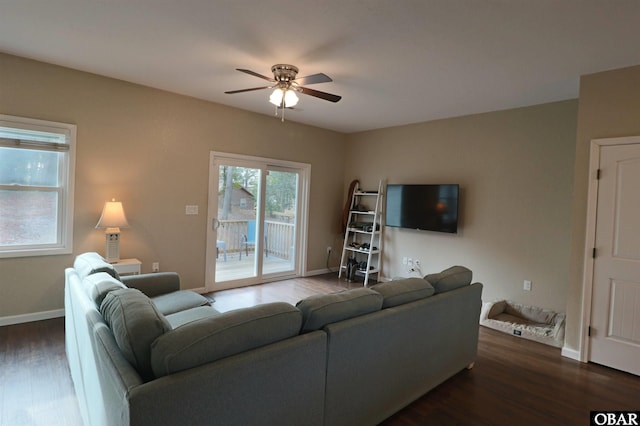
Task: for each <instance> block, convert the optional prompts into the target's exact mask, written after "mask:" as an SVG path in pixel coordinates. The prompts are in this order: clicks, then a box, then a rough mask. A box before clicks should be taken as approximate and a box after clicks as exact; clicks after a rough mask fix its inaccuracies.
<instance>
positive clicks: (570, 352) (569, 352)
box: [561, 346, 582, 361]
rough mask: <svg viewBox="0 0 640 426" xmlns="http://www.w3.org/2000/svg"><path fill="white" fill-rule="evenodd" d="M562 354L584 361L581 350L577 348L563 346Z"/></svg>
mask: <svg viewBox="0 0 640 426" xmlns="http://www.w3.org/2000/svg"><path fill="white" fill-rule="evenodd" d="M561 354H562V356H563V357H566V358H571V359H575V360H576V361H582V359H581V358H582V357H581V356H580V351H576V350H575V349H570V348H568V347H566V346H563V347H562V352H561Z"/></svg>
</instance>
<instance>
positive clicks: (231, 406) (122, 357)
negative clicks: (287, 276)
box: [65, 253, 482, 426]
mask: <svg viewBox="0 0 640 426" xmlns="http://www.w3.org/2000/svg"><path fill="white" fill-rule="evenodd" d="M65 274H66V283H65V315H66V323H65V327H66V348H67V355H68V358H69V365H70V369H71V376H72V379H73V382H74V386H75V389H76V394H77V396H78V401H79V404H80V410H81V413H82V417H83V419H84V421H85V423H86V424H87V425H182V424H189V425H214V424H219V425H243V426H248V425H331V426H336V425H349V426H352V425H374V424H377V423H379V422H380V421H382V420H384V419H385V418H387V417H389V416H391V415H392V414H393V413H395V412H396V411H398V410H400V409H401V408H403V407H404V406H406V405H407V404H409V403H410V402H412V401H414V400H415V399H417V398H419V397H420V396H421V395H423V394H424V393H425V392H427V391H429V390H430V389H432V388H434V387H435V386H437V385H438V384H440V383H442V382H443V381H445V380H446V379H448V378H449V377H451V376H453V375H454V374H456V373H457V372H459V371H460V370H462V369H464V368H469V367H470V366H472V365H473V362H474V361H475V358H476V354H477V344H478V326H479V325H478V320H479V316H480V309H481V305H482V303H481V293H482V285H481V284H479V283H475V284H471V271H469V270H468V269H466V268H463V267H459V266H456V267H453V268H450V269H448V270H446V271H443V272H442V273H440V274H432V275H428V276H427V277H425V279H421V278H410V279H403V280H398V281H391V282H388V283H383V284H377V285H375V286H372V287H370V288H358V289H354V290H348V291H343V292H339V293H334V294H327V295H317V296H312V297H309V298H307V299H305V300H302V301H300V302H299V303H298V304H297V305H296V306H292V305H290V304H287V303H269V304H264V305H259V306H256V307H252V308H245V309H238V310H234V311H230V312H226V313H220V312H218V311H216V310H215V309H214V308H213V307H211V306H209V303H208V300H207V299H206V298H204V297H203V296H201V295H199V294H196V293H194V292H190V291H184V290H180V282H179V277H178V276H177V274H166V273H165V274H157V273H156V274H145V275H138V276H131V277H118V275H117V273H115V271H114V270H113V268H112V267H111V265H109V264H107V263H106V262H104V259H102V258H101V257H100V256H99V255H97V254H96V253H85V254H83V255H80V256H78V257H77V258H76V260H75V262H74V266H73V267H72V268H67V270H66V271H65Z"/></svg>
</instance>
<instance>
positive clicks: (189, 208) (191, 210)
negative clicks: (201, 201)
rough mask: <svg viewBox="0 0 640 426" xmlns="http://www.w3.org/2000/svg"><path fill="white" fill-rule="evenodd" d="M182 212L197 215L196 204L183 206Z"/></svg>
mask: <svg viewBox="0 0 640 426" xmlns="http://www.w3.org/2000/svg"><path fill="white" fill-rule="evenodd" d="M184 214H188V215H197V214H198V206H185V207H184Z"/></svg>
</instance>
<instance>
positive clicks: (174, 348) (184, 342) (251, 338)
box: [151, 302, 302, 377]
mask: <svg viewBox="0 0 640 426" xmlns="http://www.w3.org/2000/svg"><path fill="white" fill-rule="evenodd" d="M301 323H302V315H301V314H300V311H299V310H297V309H296V308H294V307H293V306H291V305H290V304H288V303H284V302H275V303H267V304H264V305H258V306H254V307H251V308H243V309H237V310H234V311H229V312H225V313H223V314H221V315H219V316H215V317H210V318H205V319H201V320H198V321H194V322H190V323H188V324H185V325H183V326H182V327H179V328H176V329H175V330H172V331H170V332H169V333H165V334H164V335H162V336H160V337H159V338H158V339H157V340H156V341H155V342H153V344H152V345H151V365H152V367H153V372H154V373H155V375H156V377H161V376H165V375H168V374H172V373H175V372H178V371H182V370H186V369H188V368H193V367H197V366H199V365H203V364H206V363H209V362H213V361H216V360H218V359H221V358H226V357H229V356H232V355H235V354H238V353H242V352H246V351H249V350H252V349H256V348H259V347H261V346H265V345H269V344H271V343H274V342H277V341H280V340H284V339H287V338H289V337H293V336H296V335H298V333H299V332H300V325H301Z"/></svg>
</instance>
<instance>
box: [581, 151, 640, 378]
mask: <svg viewBox="0 0 640 426" xmlns="http://www.w3.org/2000/svg"><path fill="white" fill-rule="evenodd" d="M595 249H596V252H595V253H596V257H595V260H594V269H593V293H592V309H591V329H590V330H591V338H590V339H589V341H590V350H589V354H590V355H589V360H590V361H593V362H596V363H599V364H603V365H607V366H609V367H613V368H616V369H618V370H623V371H627V372H630V373H633V374H636V375H640V145H637V144H635V145H611V146H602V147H601V150H600V180H599V183H598V207H597V220H596V234H595Z"/></svg>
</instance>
